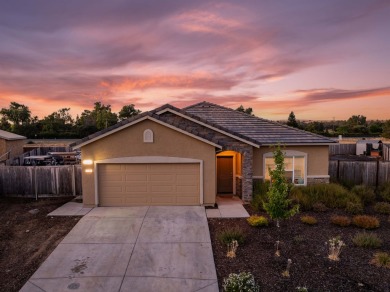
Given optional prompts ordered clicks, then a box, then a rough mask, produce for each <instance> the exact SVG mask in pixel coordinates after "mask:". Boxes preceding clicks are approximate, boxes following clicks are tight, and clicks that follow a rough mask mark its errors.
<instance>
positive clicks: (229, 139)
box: [72, 102, 335, 206]
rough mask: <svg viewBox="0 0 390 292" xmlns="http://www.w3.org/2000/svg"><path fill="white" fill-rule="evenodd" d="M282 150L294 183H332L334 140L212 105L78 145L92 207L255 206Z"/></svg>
mask: <svg viewBox="0 0 390 292" xmlns="http://www.w3.org/2000/svg"><path fill="white" fill-rule="evenodd" d="M278 143H280V144H281V145H284V147H285V148H284V151H285V154H286V158H285V164H286V175H287V176H288V179H289V180H290V181H291V182H293V183H295V184H298V185H306V184H310V183H315V182H321V183H323V182H325V183H326V182H329V175H328V155H329V154H328V153H329V151H328V150H329V144H332V143H335V142H334V141H333V140H331V139H328V138H325V137H323V136H320V135H315V134H312V133H308V132H305V131H302V130H299V129H296V128H291V127H287V126H285V125H281V124H279V123H276V122H272V121H268V120H265V119H261V118H258V117H255V116H250V115H248V114H245V113H241V112H238V111H235V110H232V109H229V108H225V107H222V106H219V105H216V104H212V103H209V102H201V103H198V104H195V105H192V106H189V107H186V108H184V109H178V108H176V107H173V106H171V105H164V106H162V107H160V108H157V109H155V110H152V111H149V112H145V113H142V114H140V115H138V116H136V117H133V118H130V119H128V120H126V121H122V122H120V123H118V124H116V125H115V126H113V127H110V128H108V129H105V130H103V131H100V132H98V133H95V134H93V135H91V136H88V137H86V138H84V139H82V140H80V141H78V142H76V143H75V144H74V145H72V146H73V148H74V149H81V153H82V158H83V178H82V185H83V201H84V204H85V205H87V206H97V205H99V206H132V205H213V204H214V203H215V200H216V195H217V194H237V195H239V196H241V197H242V198H243V200H244V201H250V200H251V198H252V187H253V181H254V180H264V179H269V173H268V169H269V167H272V165H273V157H272V151H273V149H272V147H271V146H274V145H276V144H278Z"/></svg>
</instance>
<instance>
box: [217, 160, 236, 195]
mask: <svg viewBox="0 0 390 292" xmlns="http://www.w3.org/2000/svg"><path fill="white" fill-rule="evenodd" d="M217 192H218V193H219V194H223V193H225V194H226V193H228V194H232V193H233V157H232V156H218V157H217Z"/></svg>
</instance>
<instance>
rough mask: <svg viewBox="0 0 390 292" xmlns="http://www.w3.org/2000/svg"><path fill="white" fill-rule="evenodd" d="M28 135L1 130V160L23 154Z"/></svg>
mask: <svg viewBox="0 0 390 292" xmlns="http://www.w3.org/2000/svg"><path fill="white" fill-rule="evenodd" d="M26 139H27V138H26V137H24V136H20V135H17V134H14V133H11V132H7V131H3V130H0V161H5V160H6V159H9V158H11V157H14V156H18V155H21V154H23V146H24V145H25V144H26Z"/></svg>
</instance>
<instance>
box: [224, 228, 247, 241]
mask: <svg viewBox="0 0 390 292" xmlns="http://www.w3.org/2000/svg"><path fill="white" fill-rule="evenodd" d="M217 237H218V240H219V241H220V242H221V243H223V244H230V243H231V242H232V241H233V240H236V241H237V242H238V244H242V243H243V242H244V240H245V235H244V232H243V231H242V230H241V229H240V228H238V227H231V228H227V229H225V230H222V231H221V232H219V233H218V235H217Z"/></svg>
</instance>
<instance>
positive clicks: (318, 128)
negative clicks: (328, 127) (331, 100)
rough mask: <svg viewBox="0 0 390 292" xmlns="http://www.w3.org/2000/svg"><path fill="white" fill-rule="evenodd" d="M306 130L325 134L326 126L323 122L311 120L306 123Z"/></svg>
mask: <svg viewBox="0 0 390 292" xmlns="http://www.w3.org/2000/svg"><path fill="white" fill-rule="evenodd" d="M305 130H306V131H309V132H312V133H316V134H324V131H325V126H324V123H323V122H310V123H308V124H306V126H305Z"/></svg>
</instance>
